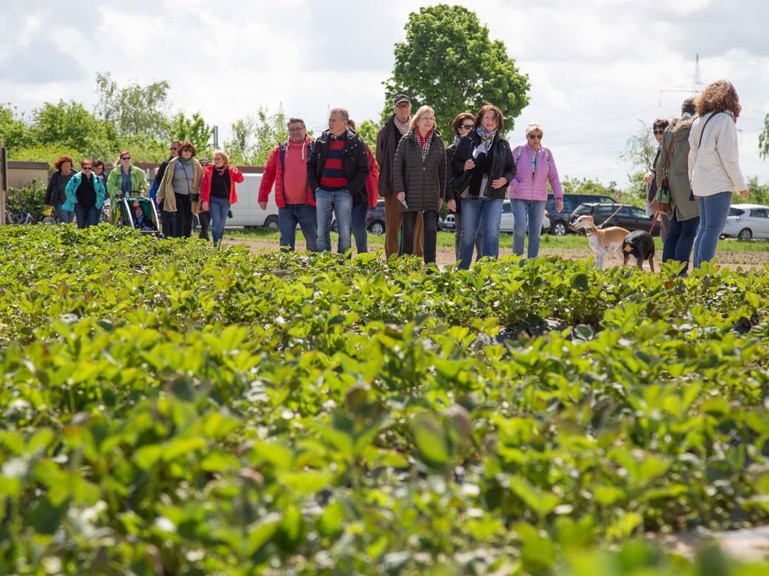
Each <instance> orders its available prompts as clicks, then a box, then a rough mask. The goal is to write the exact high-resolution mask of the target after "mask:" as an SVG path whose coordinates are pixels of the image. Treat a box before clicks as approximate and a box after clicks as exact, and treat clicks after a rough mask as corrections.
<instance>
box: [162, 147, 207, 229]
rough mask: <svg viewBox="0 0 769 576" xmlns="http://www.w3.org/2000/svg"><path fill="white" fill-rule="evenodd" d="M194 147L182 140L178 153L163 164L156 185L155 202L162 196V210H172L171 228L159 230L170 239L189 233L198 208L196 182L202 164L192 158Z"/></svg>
mask: <svg viewBox="0 0 769 576" xmlns="http://www.w3.org/2000/svg"><path fill="white" fill-rule="evenodd" d="M193 156H195V146H193V145H192V143H190V142H182V144H181V146H180V147H179V156H177V157H176V158H174V159H173V160H171V161H170V162H169V163H168V166H166V171H165V174H163V179H162V180H161V181H160V187H159V188H158V196H157V201H158V202H160V201H161V200H164V199H165V202H164V204H163V210H165V211H167V212H172V213H174V220H173V225H172V229H171V230H163V233H164V234H165V235H166V236H170V237H171V238H189V237H191V236H192V219H193V217H194V215H195V214H197V213H198V212H199V210H200V183H201V181H202V180H203V167H202V166H201V165H200V162H198V161H197V160H195V159H194V158H193Z"/></svg>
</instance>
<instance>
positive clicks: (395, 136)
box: [376, 94, 424, 258]
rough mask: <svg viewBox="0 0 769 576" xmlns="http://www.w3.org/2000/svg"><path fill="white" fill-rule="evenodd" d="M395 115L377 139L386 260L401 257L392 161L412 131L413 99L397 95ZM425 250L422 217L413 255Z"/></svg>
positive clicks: (398, 210) (383, 127)
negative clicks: (393, 256) (403, 139)
mask: <svg viewBox="0 0 769 576" xmlns="http://www.w3.org/2000/svg"><path fill="white" fill-rule="evenodd" d="M393 106H394V108H393V112H394V113H393V115H392V116H391V117H390V119H389V120H388V121H387V122H385V125H384V126H382V129H381V130H379V134H377V138H376V162H377V164H379V196H381V197H382V198H384V200H385V243H384V244H385V257H386V258H389V257H390V255H391V254H398V250H399V247H400V242H399V240H398V236H399V234H400V232H401V223H402V218H401V210H400V202H398V199H397V198H396V197H395V189H394V188H393V161H394V160H395V151H396V150H397V149H398V142H400V139H401V137H402V136H403V135H404V134H406V132H408V131H409V124H410V123H411V99H410V98H409V97H408V96H406V95H405V94H398V95H397V96H396V97H395V98H394V99H393ZM423 246H424V224H423V221H422V214H421V213H420V214H419V216H418V217H417V222H416V226H415V228H414V254H416V255H417V256H422V254H423Z"/></svg>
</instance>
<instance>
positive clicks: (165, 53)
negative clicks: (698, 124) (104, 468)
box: [0, 0, 769, 185]
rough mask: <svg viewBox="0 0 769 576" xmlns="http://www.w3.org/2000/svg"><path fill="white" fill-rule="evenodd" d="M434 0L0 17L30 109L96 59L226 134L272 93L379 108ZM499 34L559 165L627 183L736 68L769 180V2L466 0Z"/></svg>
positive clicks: (8, 83)
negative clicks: (683, 108)
mask: <svg viewBox="0 0 769 576" xmlns="http://www.w3.org/2000/svg"><path fill="white" fill-rule="evenodd" d="M437 3H438V1H431V2H415V1H411V0H371V1H365V2H363V1H360V0H335V1H334V2H319V1H317V0H286V1H280V2H277V1H274V0H269V1H268V0H252V1H248V2H241V1H238V0H221V1H219V2H215V3H213V2H210V1H209V0H159V1H158V0H126V1H124V2H120V3H102V4H99V5H98V6H97V5H95V4H94V3H93V2H85V1H84V0H73V1H71V2H70V3H69V4H68V5H67V6H66V10H63V9H62V6H61V4H60V3H59V2H55V1H54V0H41V1H38V2H35V3H34V5H35V9H34V13H33V15H31V16H27V17H26V18H24V17H23V16H20V15H23V14H28V13H30V11H29V9H28V8H29V3H28V2H26V1H22V0H5V1H4V12H3V13H2V14H0V37H2V38H3V39H4V41H3V43H2V46H0V78H2V83H3V96H2V100H3V101H5V102H12V103H13V104H14V105H15V106H16V107H17V108H18V109H19V110H26V111H31V110H32V109H33V108H36V107H39V106H41V105H42V104H43V102H45V101H52V102H56V101H58V100H59V99H60V98H63V99H65V100H69V99H74V100H77V101H79V102H82V103H83V104H84V105H86V106H87V107H93V105H94V104H95V101H96V92H95V89H96V85H95V76H96V72H97V71H100V72H110V73H111V74H112V77H113V79H115V80H116V81H118V82H128V81H131V82H138V83H140V84H143V85H146V84H149V83H151V82H155V81H159V80H168V81H169V83H170V85H171V90H170V93H169V95H170V100H171V107H172V109H173V110H174V111H177V110H183V111H184V112H186V113H187V114H191V113H193V112H201V113H202V115H203V117H204V118H205V119H206V121H207V122H208V123H210V124H217V125H219V127H220V132H221V134H222V135H223V136H226V135H227V134H228V132H229V126H230V125H231V123H232V122H233V121H234V120H236V119H237V118H242V117H244V116H246V115H249V114H254V113H255V112H256V110H257V109H258V108H259V107H260V106H266V107H268V108H269V109H270V110H271V111H277V110H278V108H279V107H281V106H282V108H283V110H284V111H285V112H286V113H287V114H289V115H297V116H302V117H304V118H305V120H306V121H307V123H308V125H309V126H310V127H312V128H314V129H316V130H318V129H320V128H322V127H323V126H324V125H325V122H326V114H327V111H328V108H329V107H331V106H337V105H343V106H346V107H347V108H349V110H350V113H351V115H352V116H353V117H354V118H355V119H356V120H358V121H362V120H365V119H374V120H377V119H378V118H379V114H380V112H381V110H382V108H383V106H384V88H383V84H382V83H383V81H384V80H386V79H387V78H388V77H389V75H390V74H391V70H392V64H393V46H394V44H395V43H396V42H398V41H402V40H403V39H404V30H403V26H404V24H405V23H406V19H407V17H408V14H409V13H410V12H412V11H416V10H418V9H419V7H420V6H427V5H433V4H437ZM456 3H457V4H462V5H464V6H466V7H467V8H469V9H470V10H473V11H475V12H476V13H477V14H478V16H479V18H480V20H481V21H482V22H483V23H484V24H486V25H487V26H488V27H489V30H490V34H491V37H492V38H493V39H499V40H502V41H503V42H504V43H505V45H506V46H507V49H508V53H509V54H510V55H511V56H512V57H513V58H515V59H516V62H517V65H518V67H519V69H520V70H521V71H522V72H524V73H526V74H528V75H529V79H530V82H531V93H530V100H531V103H530V105H529V106H528V107H527V108H526V109H524V110H523V113H522V114H521V116H520V117H519V118H517V119H516V129H515V131H514V133H513V134H512V135H511V140H512V141H513V142H514V143H518V142H520V141H522V140H523V128H524V127H525V126H526V124H528V123H529V122H531V121H539V122H542V123H543V125H544V126H545V144H546V145H547V146H549V147H551V149H552V150H553V154H554V156H555V158H556V159H557V161H558V165H559V170H560V172H561V174H563V175H568V176H574V177H579V178H582V177H591V178H598V179H600V180H601V181H602V182H605V183H608V182H609V181H611V180H615V181H617V182H618V183H619V184H620V185H624V183H625V180H626V174H627V171H628V168H629V167H628V166H626V165H625V164H624V163H623V161H622V160H621V159H620V158H619V154H620V152H621V151H622V150H623V149H624V148H625V145H626V142H627V139H628V138H629V137H630V136H631V135H632V134H634V133H635V132H637V130H638V129H639V126H640V124H639V120H640V121H642V122H643V123H645V124H646V125H651V122H652V121H653V120H654V119H655V118H656V117H660V116H663V117H664V116H674V115H676V114H677V113H678V111H679V108H680V102H681V101H682V100H683V98H684V97H685V96H686V95H687V90H689V89H690V88H691V87H692V84H693V81H694V71H695V65H694V62H695V56H696V55H697V54H698V53H699V55H700V72H701V77H702V81H703V82H704V83H707V82H710V81H712V80H716V79H718V78H728V79H730V80H732V81H733V82H734V83H735V85H736V86H737V88H738V91H739V92H740V96H741V100H742V104H743V115H742V117H741V118H740V120H739V123H738V128H739V129H740V130H741V132H740V134H741V161H742V167H743V171H744V172H745V174H746V175H758V176H759V179H760V180H761V181H764V182H767V181H769V163H767V162H765V161H763V160H761V159H760V158H759V156H758V134H759V133H760V131H761V130H762V129H763V125H764V117H765V115H766V114H767V113H768V112H769V97H768V96H767V95H768V94H769V54H767V50H766V41H765V39H764V38H765V36H766V34H765V30H764V28H765V26H766V22H767V21H769V4H767V3H764V2H761V1H759V0H746V1H744V2H740V3H739V5H738V6H736V3H734V2H720V3H717V2H714V1H710V0H678V1H677V2H675V3H667V2H646V3H642V2H637V1H636V0H633V1H631V0H622V1H616V0H586V1H584V2H573V1H571V0H550V2H548V3H547V4H542V3H533V2H531V1H529V0H466V1H464V2H456Z"/></svg>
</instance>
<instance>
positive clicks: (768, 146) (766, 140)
mask: <svg viewBox="0 0 769 576" xmlns="http://www.w3.org/2000/svg"><path fill="white" fill-rule="evenodd" d="M758 153H759V155H760V156H761V158H766V157H767V156H769V114H767V115H766V116H765V117H764V129H763V130H762V131H761V134H759V135H758Z"/></svg>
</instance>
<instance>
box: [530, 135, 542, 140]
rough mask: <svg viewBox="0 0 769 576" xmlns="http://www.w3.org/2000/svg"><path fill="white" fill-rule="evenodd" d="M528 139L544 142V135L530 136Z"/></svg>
mask: <svg viewBox="0 0 769 576" xmlns="http://www.w3.org/2000/svg"><path fill="white" fill-rule="evenodd" d="M527 138H528V139H529V140H542V134H529V135H528V136H527Z"/></svg>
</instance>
